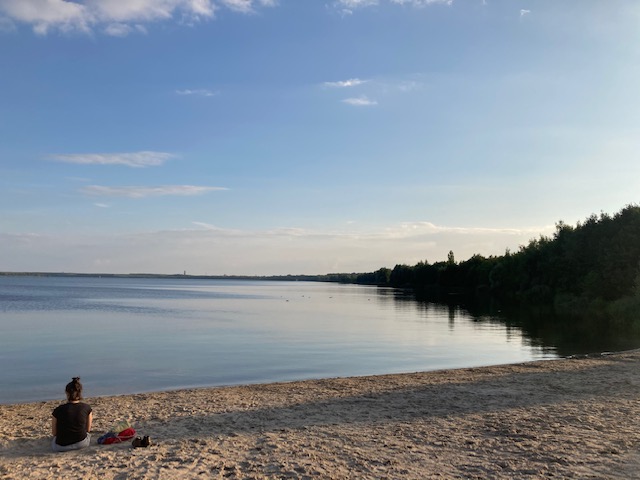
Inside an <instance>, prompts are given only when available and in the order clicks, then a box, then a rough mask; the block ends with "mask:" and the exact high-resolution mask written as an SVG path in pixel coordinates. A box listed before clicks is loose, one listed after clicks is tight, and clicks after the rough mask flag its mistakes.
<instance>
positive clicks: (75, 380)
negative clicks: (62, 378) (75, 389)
mask: <svg viewBox="0 0 640 480" xmlns="http://www.w3.org/2000/svg"><path fill="white" fill-rule="evenodd" d="M71 380H73V381H74V382H79V381H80V377H73V378H72V379H71Z"/></svg>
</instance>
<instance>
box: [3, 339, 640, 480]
mask: <svg viewBox="0 0 640 480" xmlns="http://www.w3.org/2000/svg"><path fill="white" fill-rule="evenodd" d="M86 401H87V403H89V404H91V405H92V407H93V410H94V428H93V432H92V441H91V446H90V447H89V448H87V449H85V450H81V451H77V452H68V453H63V454H54V453H52V452H50V447H49V442H50V436H49V434H50V432H49V430H50V416H51V411H52V410H53V408H54V407H55V406H56V405H58V404H59V403H61V401H44V402H32V403H19V404H3V405H0V478H7V479H12V478H24V477H27V476H31V477H33V478H59V477H62V476H64V477H67V478H71V477H72V476H73V475H77V478H94V477H99V478H105V479H116V478H140V479H143V478H168V479H169V478H389V479H391V478H416V479H417V478H505V479H506V478H552V477H553V478H558V477H560V478H570V477H573V478H575V477H579V478H603V479H604V478H631V477H633V475H634V474H637V472H639V471H640V428H638V427H637V426H636V419H637V418H640V350H631V351H627V352H619V353H606V354H602V355H586V356H576V357H569V358H563V359H553V360H536V361H532V362H526V363H517V364H505V365H496V366H490V367H475V368H462V369H455V370H438V371H428V372H418V373H405V374H389V375H377V376H365V377H344V378H332V379H321V380H304V381H293V382H284V383H270V384H251V385H242V386H225V387H212V388H195V389H187V390H171V391H165V392H155V393H139V394H133V395H118V396H109V397H94V398H91V397H89V398H87V399H86ZM122 419H127V420H129V421H131V423H132V424H133V426H134V428H136V430H137V431H138V434H139V435H150V436H151V439H152V442H153V445H152V446H151V447H149V448H146V449H145V448H142V449H132V448H131V446H130V444H129V443H126V444H118V445H110V446H103V445H97V443H96V440H97V438H98V437H99V436H100V435H101V434H102V433H104V432H105V431H107V430H108V429H109V427H110V426H111V425H113V424H114V423H116V422H117V421H119V420H122ZM71 467H73V472H74V473H73V475H70V472H69V471H68V469H69V468H71Z"/></svg>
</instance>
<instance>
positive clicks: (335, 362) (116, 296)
mask: <svg viewBox="0 0 640 480" xmlns="http://www.w3.org/2000/svg"><path fill="white" fill-rule="evenodd" d="M549 336H550V337H551V338H552V339H555V344H554V343H553V340H552V341H548V340H545V338H546V337H549ZM558 338H559V337H558V334H557V333H555V332H549V331H547V330H546V329H543V331H538V332H531V329H527V327H526V321H525V322H519V321H512V320H508V319H507V320H505V319H504V318H502V317H498V316H492V315H480V314H472V313H470V312H469V311H467V310H465V309H463V308H461V307H449V306H443V305H438V304H433V303H425V302H420V301H417V300H416V299H414V298H413V297H412V296H411V295H408V294H407V293H406V292H401V291H396V290H393V289H387V288H378V287H368V286H355V285H338V284H329V283H307V282H265V281H228V280H193V279H136V278H84V277H0V364H1V365H2V369H0V386H1V388H0V403H12V402H24V401H35V400H47V399H56V398H63V397H64V395H63V390H64V385H65V384H66V383H67V382H68V381H69V380H70V379H71V377H72V376H80V377H82V379H83V383H84V385H85V393H86V395H87V396H89V397H91V396H99V395H110V394H123V393H133V392H144V391H156V390H167V389H175V388H182V387H194V386H214V385H232V384H244V383H258V382H259V383H262V382H272V381H288V380H298V379H308V378H323V377H337V376H353V375H368V374H382V373H396V372H412V371H419V370H435V369H443V368H453V367H466V366H479V365H489V364H500V363H511V362H520V361H527V360H533V359H546V358H555V357H557V356H558V355H564V354H569V353H572V352H574V351H580V350H584V349H585V348H587V349H590V348H591V349H597V348H599V347H601V346H602V345H600V346H595V345H593V346H586V347H585V346H584V345H583V344H576V345H575V346H573V347H572V346H571V345H572V344H571V341H569V343H567V342H566V341H565V342H564V343H562V341H560V340H558ZM598 338H599V341H600V340H602V336H601V335H598ZM559 342H560V343H559ZM634 342H635V340H630V339H626V343H625V342H623V343H615V342H614V343H611V344H610V345H604V347H609V346H613V347H614V348H620V349H621V348H624V347H635V346H637V345H640V341H639V342H638V343H634ZM608 349H610V348H602V350H608ZM563 350H564V351H563Z"/></svg>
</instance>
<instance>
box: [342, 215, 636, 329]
mask: <svg viewBox="0 0 640 480" xmlns="http://www.w3.org/2000/svg"><path fill="white" fill-rule="evenodd" d="M383 270H384V274H382V273H381V272H382V271H383ZM354 275H355V274H354ZM385 279H386V281H385ZM364 280H366V281H364ZM355 281H356V282H358V283H368V284H378V285H390V286H393V287H411V288H414V289H415V290H416V291H417V292H422V293H425V294H428V295H431V296H433V297H435V298H438V299H440V300H442V299H444V298H450V297H451V296H452V295H456V296H457V295H466V296H471V297H474V298H484V299H487V298H489V299H491V300H492V301H497V302H500V303H501V304H504V305H523V304H524V305H547V306H553V307H554V308H555V310H556V311H558V312H560V313H570V314H583V313H587V312H588V313H589V314H600V315H605V316H607V317H609V318H611V319H621V320H624V321H628V320H632V321H635V320H636V318H639V317H640V206H637V205H628V206H627V207H625V208H623V209H622V210H621V211H620V212H618V213H617V214H615V215H613V216H610V215H608V214H604V213H602V214H600V215H599V216H597V215H591V216H590V217H589V218H587V219H586V220H585V221H584V222H582V223H578V224H577V225H576V226H575V227H572V226H569V225H567V224H565V223H563V222H559V223H558V224H557V225H556V231H555V233H554V234H553V236H552V237H545V236H541V237H540V238H538V239H534V240H531V241H530V242H529V244H528V245H523V246H521V247H520V249H519V250H518V251H517V252H510V251H508V250H507V251H506V252H505V254H504V255H502V256H491V257H488V258H487V257H483V256H481V255H474V256H472V257H471V258H469V259H468V260H465V261H462V262H456V260H455V257H454V254H453V252H451V251H450V252H449V254H448V256H447V261H443V262H436V263H433V264H430V263H428V262H426V261H424V262H419V263H418V264H416V265H414V266H409V265H396V266H395V267H394V268H393V270H391V271H389V270H388V269H381V270H379V271H378V272H374V273H372V274H359V275H355Z"/></svg>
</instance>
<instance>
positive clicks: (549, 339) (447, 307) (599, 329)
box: [377, 288, 640, 356]
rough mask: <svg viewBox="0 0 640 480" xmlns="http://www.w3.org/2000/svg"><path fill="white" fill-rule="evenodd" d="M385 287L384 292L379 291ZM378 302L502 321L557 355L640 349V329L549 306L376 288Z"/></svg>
mask: <svg viewBox="0 0 640 480" xmlns="http://www.w3.org/2000/svg"><path fill="white" fill-rule="evenodd" d="M383 290H384V292H383ZM378 292H379V295H378V296H377V299H378V301H380V302H382V303H384V304H386V305H388V303H389V302H394V308H396V309H397V310H401V311H407V312H409V311H411V312H414V311H415V312H417V313H418V314H419V317H420V318H424V319H425V320H427V319H430V318H438V317H439V318H445V317H446V318H448V321H449V327H450V329H451V330H453V329H454V326H455V323H456V321H460V320H462V321H467V322H469V321H470V322H477V323H481V324H486V325H500V326H502V327H503V328H505V333H506V335H507V338H510V337H519V338H522V341H523V342H524V343H525V344H526V345H527V346H530V347H535V348H540V349H542V350H544V351H553V352H555V353H556V354H557V355H560V356H568V355H575V354H585V353H599V352H605V351H621V350H631V349H635V348H640V333H639V332H630V331H629V329H621V328H619V327H618V328H616V327H615V326H612V325H609V324H606V323H604V322H602V321H600V320H598V319H596V318H589V317H584V318H581V319H580V320H579V321H576V318H575V317H567V316H561V315H558V314H556V313H554V312H553V309H552V308H551V307H549V308H528V309H511V310H509V309H503V308H500V307H499V306H498V305H496V304H494V303H491V302H484V303H482V302H477V301H473V300H469V299H467V298H464V297H457V296H454V297H451V298H433V297H427V296H424V295H423V296H421V295H418V294H416V293H415V292H413V291H411V290H401V289H398V290H394V289H389V288H384V289H383V288H380V289H379V290H378Z"/></svg>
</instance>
